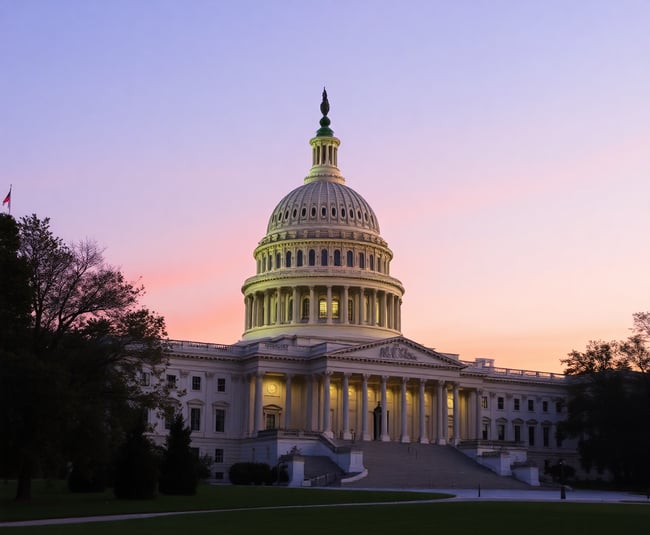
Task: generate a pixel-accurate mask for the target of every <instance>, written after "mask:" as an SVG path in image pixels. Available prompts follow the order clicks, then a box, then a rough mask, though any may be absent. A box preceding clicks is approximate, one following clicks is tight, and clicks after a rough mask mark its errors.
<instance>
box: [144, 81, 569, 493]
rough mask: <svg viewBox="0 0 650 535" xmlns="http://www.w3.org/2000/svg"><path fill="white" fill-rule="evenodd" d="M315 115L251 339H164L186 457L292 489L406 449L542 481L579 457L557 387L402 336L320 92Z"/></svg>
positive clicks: (385, 271)
mask: <svg viewBox="0 0 650 535" xmlns="http://www.w3.org/2000/svg"><path fill="white" fill-rule="evenodd" d="M320 109H321V113H322V118H321V120H320V128H319V129H318V130H317V132H316V136H315V137H314V138H312V139H311V140H310V142H309V143H310V145H311V159H312V166H311V170H310V171H309V174H308V175H307V177H306V178H305V179H304V184H303V185H301V186H299V187H297V188H296V189H294V190H293V191H291V192H290V193H288V194H287V195H286V196H285V197H284V198H282V199H281V200H280V202H279V203H278V204H277V205H276V206H275V208H274V209H273V210H272V212H271V216H270V218H269V222H268V226H267V229H266V234H265V236H264V237H263V238H262V239H261V241H260V242H259V243H258V245H257V247H256V248H255V251H254V258H255V268H256V270H255V274H254V275H253V276H251V277H249V278H248V279H246V280H245V281H244V283H243V286H242V293H243V295H244V304H245V313H244V322H243V323H244V327H245V329H244V333H243V336H242V339H241V340H240V341H239V342H237V343H235V344H233V345H220V344H212V343H196V342H184V341H171V342H170V357H169V364H168V366H167V369H166V371H165V379H166V381H167V382H168V384H170V386H172V387H173V388H175V389H176V391H177V392H178V399H179V409H180V410H181V411H182V414H183V416H184V417H185V419H186V422H187V424H188V425H189V426H190V428H191V429H192V446H193V447H194V448H195V451H196V452H197V453H199V454H200V455H202V456H203V455H209V456H210V457H212V459H213V465H212V471H213V476H214V478H215V479H216V480H223V481H224V482H226V481H227V480H228V468H229V467H230V466H231V465H232V464H233V463H235V462H240V461H255V462H265V463H268V464H269V465H271V466H273V465H276V464H277V463H278V461H279V460H280V461H282V462H283V463H286V466H287V467H288V469H289V473H290V477H291V484H293V485H309V484H316V482H315V480H314V477H315V475H314V474H313V473H312V474H310V473H309V466H310V458H312V457H313V458H321V459H322V458H328V459H329V461H330V463H331V465H332V466H335V467H337V469H339V470H340V474H341V476H340V477H341V478H342V479H343V481H344V482H346V481H354V480H360V479H363V478H364V477H366V476H367V475H368V474H369V473H371V472H372V468H368V467H367V466H366V464H365V463H364V451H365V450H366V448H367V447H370V446H372V447H374V448H375V449H376V448H380V449H381V448H382V447H384V448H385V449H386V451H387V452H388V451H389V448H390V447H391V445H389V444H385V445H384V446H382V443H398V444H403V445H404V448H407V447H409V448H410V447H415V444H417V447H418V448H424V450H423V451H426V449H431V450H432V451H433V449H434V448H438V449H440V448H444V449H449V448H452V449H454V450H457V451H460V452H462V453H464V454H465V455H466V457H468V458H470V459H473V460H474V461H476V462H478V463H480V464H482V465H484V466H487V467H488V468H490V469H491V470H492V471H493V472H496V473H497V474H500V475H504V476H510V475H514V476H515V477H517V478H519V479H522V480H524V481H526V482H527V483H529V484H532V485H536V484H539V483H538V480H537V477H538V473H539V474H541V473H542V469H543V466H544V464H546V465H548V464H549V463H556V462H557V461H558V460H559V459H560V458H567V457H571V455H575V444H573V443H568V442H567V441H565V442H564V443H563V442H562V440H560V438H559V437H558V436H557V435H556V427H557V423H558V421H560V420H561V419H562V418H563V416H564V412H565V410H566V408H565V398H566V384H565V378H564V376H563V375H561V374H553V373H544V372H537V371H527V370H515V369H505V368H499V367H496V366H495V365H494V361H493V360H492V359H483V358H477V359H476V360H475V361H473V362H467V361H463V360H460V358H459V355H456V354H450V353H441V352H439V351H435V350H433V349H430V348H427V347H425V346H423V345H421V344H418V343H417V342H415V341H413V340H409V339H408V338H405V337H404V336H402V318H401V305H402V298H403V296H404V287H403V285H402V283H401V282H400V281H399V280H398V279H397V278H395V277H394V276H393V275H392V273H391V261H392V259H393V252H392V251H391V249H390V248H389V247H388V244H387V243H386V241H385V240H384V239H383V238H382V237H381V233H380V227H379V219H378V217H377V215H376V214H375V212H374V211H373V209H372V207H371V206H370V205H369V204H368V203H367V202H366V200H365V199H364V198H363V197H362V196H361V195H359V194H358V193H357V192H356V191H354V190H353V189H352V188H350V187H349V186H348V185H346V180H345V178H344V177H343V175H342V174H341V171H340V170H339V167H338V150H339V146H340V140H339V139H338V138H337V137H335V136H334V132H333V130H332V129H331V128H330V119H329V117H328V113H329V103H328V100H327V93H326V92H325V91H323V100H322V103H321V106H320ZM150 423H151V424H153V425H154V438H155V439H156V440H157V441H159V442H161V441H163V440H164V436H165V434H166V430H165V429H166V428H168V425H167V422H166V421H165V419H164V418H161V417H159V416H157V415H155V414H153V413H151V415H150ZM392 447H393V448H396V447H397V446H395V445H394V444H393V445H392ZM409 451H410V450H409ZM393 462H394V461H392V460H391V459H390V456H389V457H387V459H386V463H390V464H392V463H393ZM312 464H313V463H312ZM386 468H388V467H386ZM395 468H396V467H395V466H390V469H391V470H394V469H395ZM429 468H432V469H434V470H435V467H429ZM377 469H378V468H377V467H375V468H374V470H377ZM379 469H381V467H379ZM538 471H539V472H538ZM312 472H313V470H312ZM319 475H320V474H316V476H319Z"/></svg>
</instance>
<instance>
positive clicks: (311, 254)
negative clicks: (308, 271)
mask: <svg viewBox="0 0 650 535" xmlns="http://www.w3.org/2000/svg"><path fill="white" fill-rule="evenodd" d="M309 265H310V266H315V265H316V251H314V250H313V249H309Z"/></svg>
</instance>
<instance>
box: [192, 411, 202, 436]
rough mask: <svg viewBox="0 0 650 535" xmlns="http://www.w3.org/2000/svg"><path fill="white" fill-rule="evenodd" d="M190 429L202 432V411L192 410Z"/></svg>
mask: <svg viewBox="0 0 650 535" xmlns="http://www.w3.org/2000/svg"><path fill="white" fill-rule="evenodd" d="M190 429H191V430H192V431H200V430H201V409H196V408H191V409H190Z"/></svg>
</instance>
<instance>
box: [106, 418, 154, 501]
mask: <svg viewBox="0 0 650 535" xmlns="http://www.w3.org/2000/svg"><path fill="white" fill-rule="evenodd" d="M157 483H158V460H157V458H156V456H155V453H154V448H153V444H152V443H151V441H150V440H149V439H148V438H147V437H145V436H144V425H143V424H138V425H137V426H136V428H135V429H134V430H133V431H131V432H130V433H128V434H127V438H126V442H125V443H124V444H123V445H122V447H120V448H119V450H118V452H117V458H116V462H115V484H114V487H113V493H114V494H115V497H116V498H120V499H127V500H145V499H150V498H153V497H154V496H155V494H156V485H157Z"/></svg>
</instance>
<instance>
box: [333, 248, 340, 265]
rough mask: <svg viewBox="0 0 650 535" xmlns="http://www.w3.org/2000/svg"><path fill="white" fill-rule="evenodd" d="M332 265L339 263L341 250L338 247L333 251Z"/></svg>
mask: <svg viewBox="0 0 650 535" xmlns="http://www.w3.org/2000/svg"><path fill="white" fill-rule="evenodd" d="M334 265H335V266H340V265H341V251H339V250H338V249H336V250H335V251H334Z"/></svg>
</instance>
